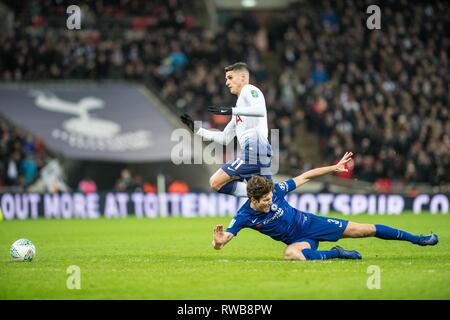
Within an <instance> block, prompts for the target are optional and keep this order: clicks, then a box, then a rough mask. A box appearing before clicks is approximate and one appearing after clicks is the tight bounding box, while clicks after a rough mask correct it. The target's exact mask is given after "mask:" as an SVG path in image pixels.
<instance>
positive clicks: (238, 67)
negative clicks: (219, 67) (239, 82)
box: [225, 62, 250, 72]
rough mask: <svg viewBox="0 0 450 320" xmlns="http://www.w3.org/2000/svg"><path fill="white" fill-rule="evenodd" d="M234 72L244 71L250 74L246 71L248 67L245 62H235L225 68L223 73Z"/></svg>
mask: <svg viewBox="0 0 450 320" xmlns="http://www.w3.org/2000/svg"><path fill="white" fill-rule="evenodd" d="M234 70H239V71H242V70H246V71H247V72H250V70H248V66H247V64H246V63H245V62H236V63H233V64H232V65H230V66H228V67H225V72H228V71H234Z"/></svg>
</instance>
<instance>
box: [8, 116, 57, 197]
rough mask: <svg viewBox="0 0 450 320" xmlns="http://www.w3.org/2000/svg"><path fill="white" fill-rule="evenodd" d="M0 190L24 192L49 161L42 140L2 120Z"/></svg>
mask: <svg viewBox="0 0 450 320" xmlns="http://www.w3.org/2000/svg"><path fill="white" fill-rule="evenodd" d="M0 159H1V161H0V189H1V188H3V187H8V188H12V189H16V190H24V189H25V187H27V186H29V185H30V184H32V183H33V182H34V181H35V179H36V178H37V177H38V172H39V170H40V169H42V168H43V167H44V166H45V164H46V163H47V161H48V159H49V154H48V152H47V149H46V147H45V145H44V143H43V141H42V140H39V139H35V138H34V137H33V136H32V135H31V134H29V133H26V132H24V131H22V130H20V129H19V128H17V127H14V126H13V125H11V124H9V123H8V122H6V121H4V120H3V119H2V118H0Z"/></svg>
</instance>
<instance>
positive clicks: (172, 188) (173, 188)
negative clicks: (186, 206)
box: [167, 180, 189, 193]
mask: <svg viewBox="0 0 450 320" xmlns="http://www.w3.org/2000/svg"><path fill="white" fill-rule="evenodd" d="M167 191H168V192H169V193H188V192H189V186H188V185H187V183H186V182H184V181H182V180H175V181H173V182H172V183H171V184H169V187H168V188H167Z"/></svg>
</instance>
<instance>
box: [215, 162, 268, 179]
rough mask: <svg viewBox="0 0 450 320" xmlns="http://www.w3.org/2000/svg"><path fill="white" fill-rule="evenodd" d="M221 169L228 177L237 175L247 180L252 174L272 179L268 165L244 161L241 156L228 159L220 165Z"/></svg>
mask: <svg viewBox="0 0 450 320" xmlns="http://www.w3.org/2000/svg"><path fill="white" fill-rule="evenodd" d="M222 170H223V171H225V172H226V173H227V174H228V175H229V176H230V177H232V178H235V177H239V178H240V180H244V179H245V180H248V179H250V178H251V177H253V176H262V177H265V178H267V179H269V180H272V174H271V173H270V167H265V166H262V165H260V164H249V163H245V161H244V160H242V159H241V158H236V159H233V160H230V161H228V162H227V163H225V164H224V165H223V166H222Z"/></svg>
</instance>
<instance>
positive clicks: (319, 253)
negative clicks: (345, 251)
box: [302, 249, 339, 260]
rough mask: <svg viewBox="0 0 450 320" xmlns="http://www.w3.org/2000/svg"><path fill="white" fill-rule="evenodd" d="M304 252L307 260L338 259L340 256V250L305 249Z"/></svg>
mask: <svg viewBox="0 0 450 320" xmlns="http://www.w3.org/2000/svg"><path fill="white" fill-rule="evenodd" d="M302 253H303V255H304V256H305V258H306V260H326V259H336V258H337V257H338V256H339V252H338V251H337V250H313V249H303V250H302Z"/></svg>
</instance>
